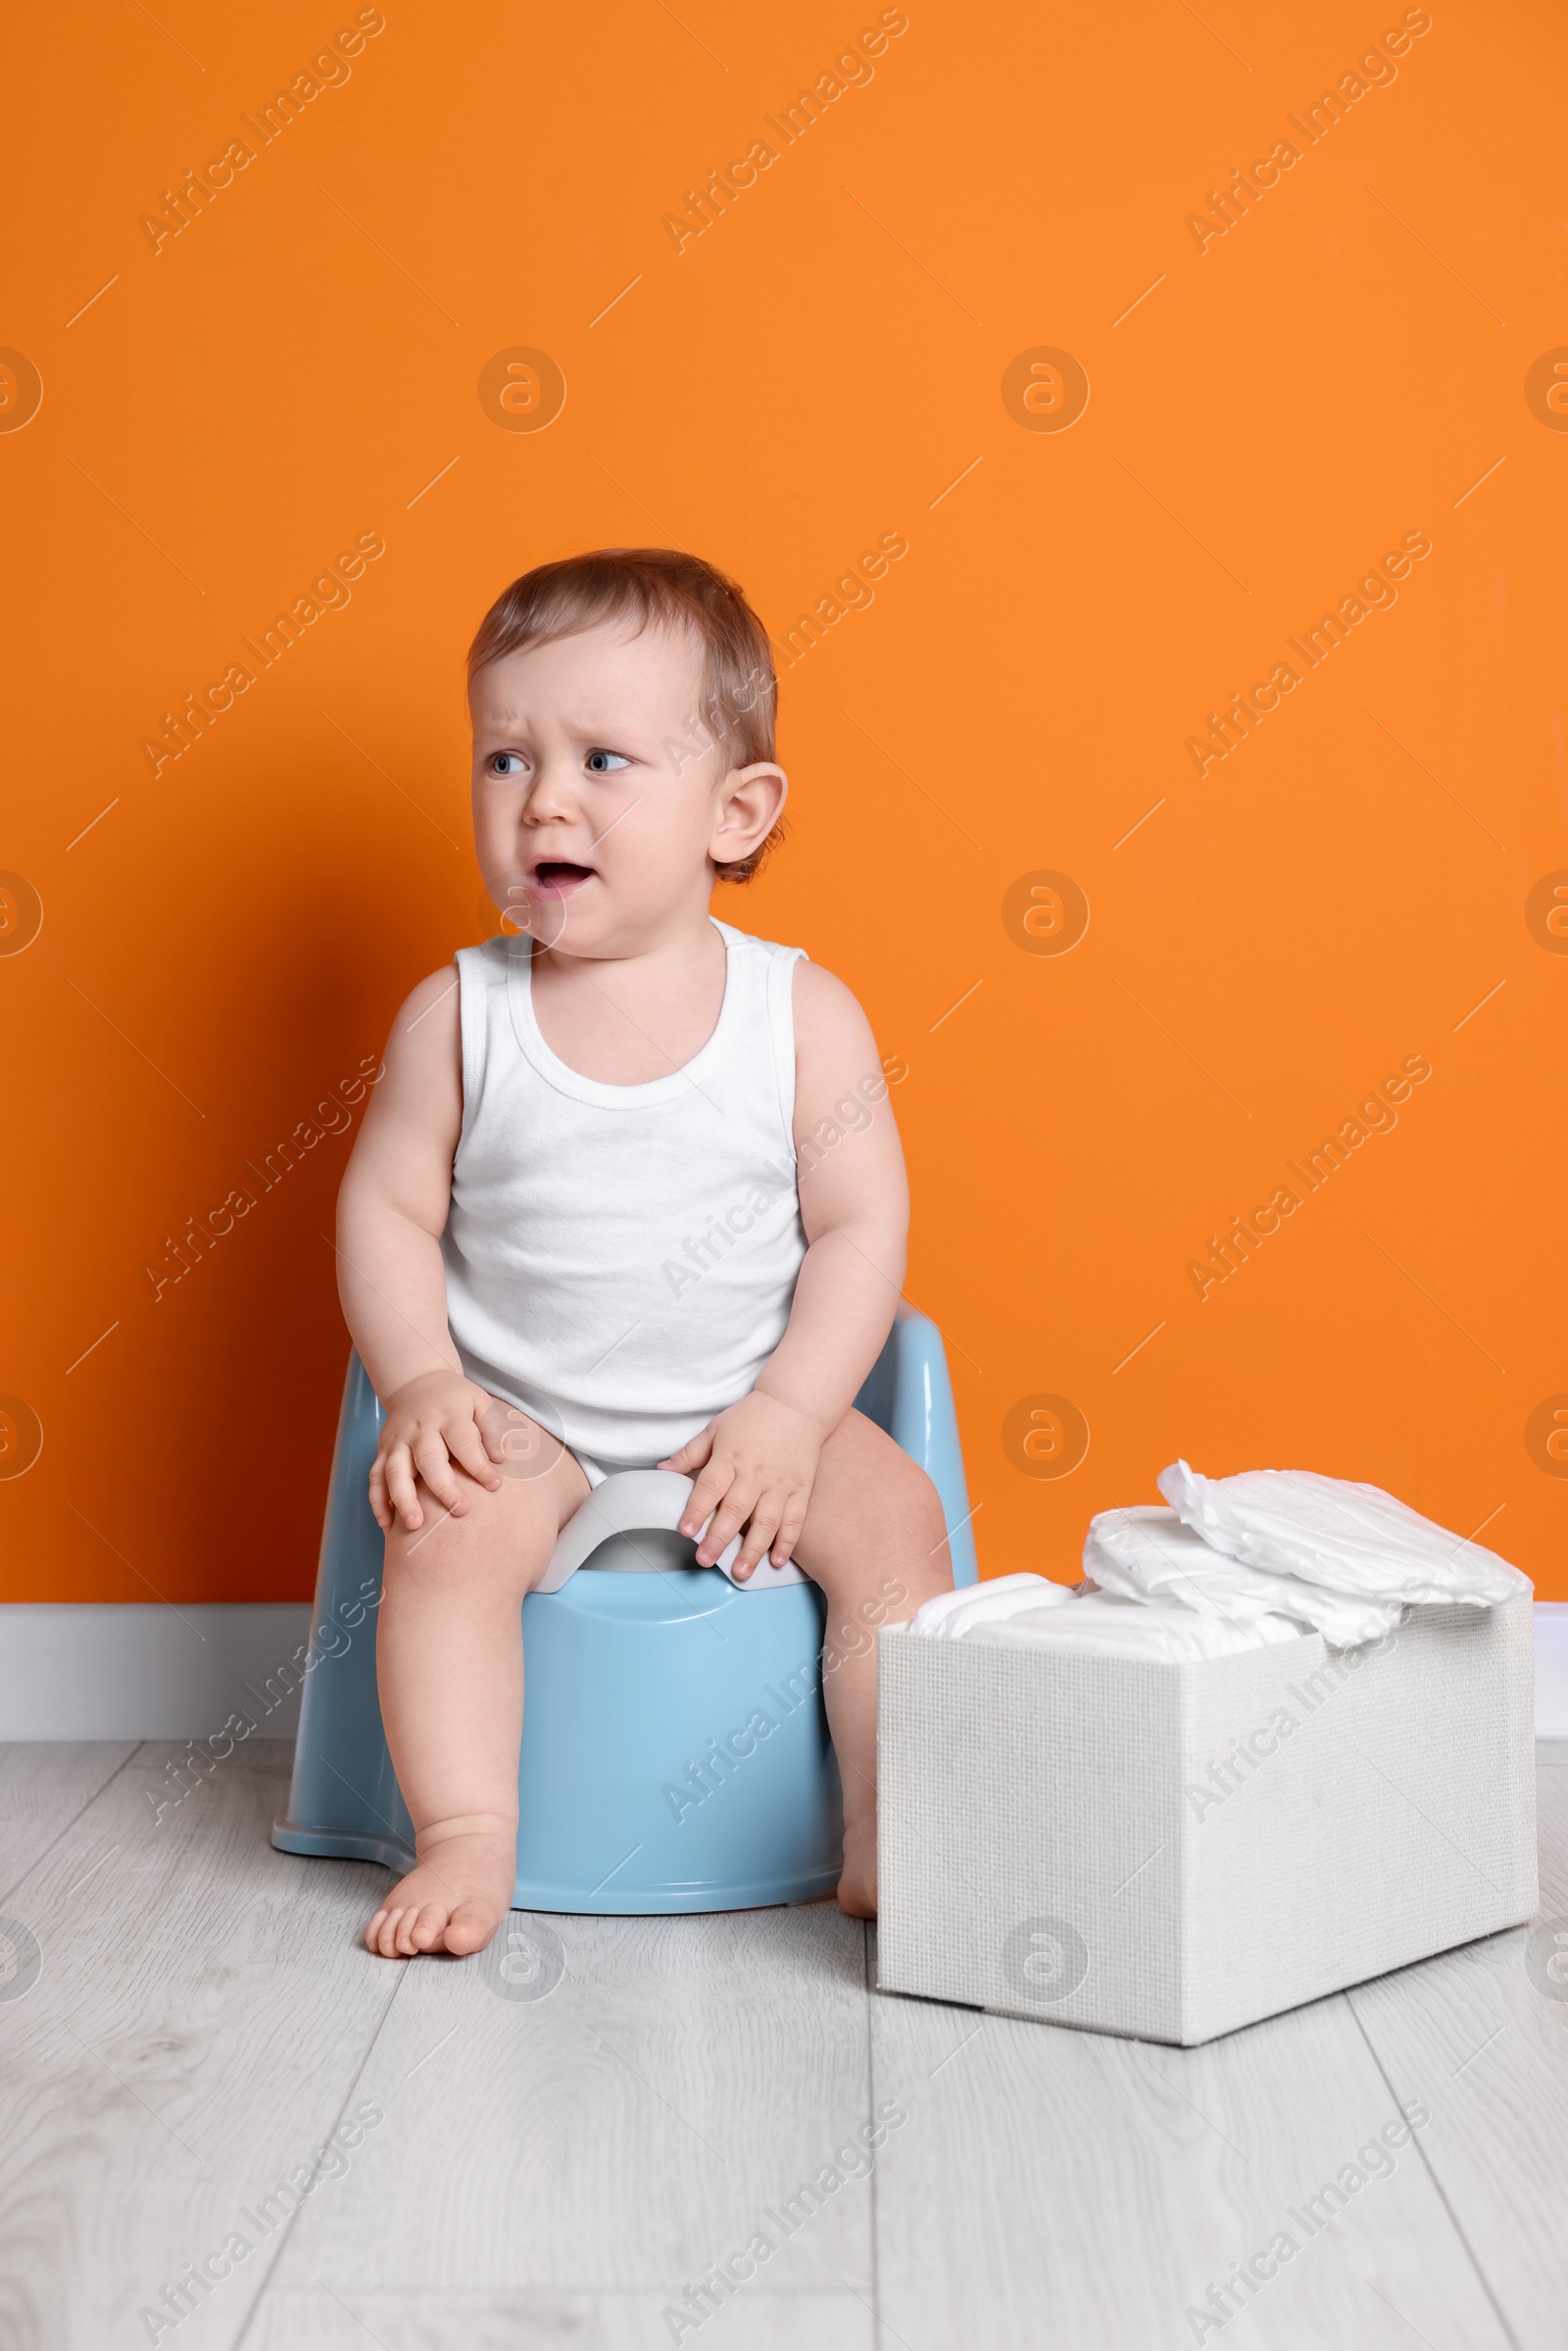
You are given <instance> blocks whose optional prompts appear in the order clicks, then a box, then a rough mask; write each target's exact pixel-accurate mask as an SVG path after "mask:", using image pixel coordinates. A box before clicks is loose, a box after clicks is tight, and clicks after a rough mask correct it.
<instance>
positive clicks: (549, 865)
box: [528, 857, 598, 898]
mask: <svg viewBox="0 0 1568 2351" xmlns="http://www.w3.org/2000/svg"><path fill="white" fill-rule="evenodd" d="M528 878H529V880H530V881H531V882H532V884H533V886H534V889H535V890H536V891H537V892H538V893H539V894H540V895H541V896H542V897H545V898H569V897H570V896H571V894H572V892H573V891H574V890H580V889H581V888H582V886H583V884H584V882H591V881H595V880H597V878H598V876H597V875H596V874H595V872H594V869H593V867H592V866H591V865H574V864H573V863H572V862H571V860H570V859H569V858H567V857H541V858H540V860H539V862H538V864H537V865H535V866H534V867H533V868H532V869H531V871H530V873H529V876H528Z"/></svg>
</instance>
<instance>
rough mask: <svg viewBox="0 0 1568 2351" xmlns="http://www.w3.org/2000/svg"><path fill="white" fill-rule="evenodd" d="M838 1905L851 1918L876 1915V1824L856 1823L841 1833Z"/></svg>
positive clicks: (864, 1917)
mask: <svg viewBox="0 0 1568 2351" xmlns="http://www.w3.org/2000/svg"><path fill="white" fill-rule="evenodd" d="M838 1905H839V1908H840V1909H841V1910H843V1911H847V1912H848V1913H849V1915H850V1917H851V1918H852V1919H874V1918H875V1916H876V1824H875V1822H874V1821H867V1822H866V1823H865V1824H864V1825H863V1826H862V1825H860V1824H859V1823H857V1824H856V1825H855V1826H854V1827H853V1828H846V1829H845V1832H844V1874H843V1876H842V1877H841V1878H840V1879H839V1888H838Z"/></svg>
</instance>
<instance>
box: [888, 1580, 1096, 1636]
mask: <svg viewBox="0 0 1568 2351" xmlns="http://www.w3.org/2000/svg"><path fill="white" fill-rule="evenodd" d="M1072 1595H1073V1587H1072V1586H1071V1585H1070V1584H1053V1583H1052V1581H1051V1579H1050V1578H1049V1577H1048V1576H1031V1575H1025V1576H993V1577H992V1579H991V1581H990V1582H989V1583H987V1584H968V1585H963V1586H960V1587H959V1589H958V1590H957V1591H956V1592H938V1594H937V1596H936V1598H935V1599H934V1600H927V1601H926V1603H925V1606H924V1607H923V1608H921V1609H919V1610H918V1611H917V1612H916V1614H915V1617H914V1620H913V1630H914V1631H915V1632H916V1633H928V1634H930V1635H931V1636H932V1637H933V1638H934V1639H936V1640H938V1641H956V1639H957V1638H958V1636H959V1635H960V1634H963V1633H971V1632H973V1631H974V1630H975V1628H976V1627H977V1626H979V1625H995V1624H1001V1623H1002V1622H1004V1620H1005V1618H1007V1617H1009V1616H1011V1615H1012V1614H1013V1613H1014V1611H1015V1610H1017V1609H1019V1608H1033V1609H1036V1610H1039V1609H1043V1608H1054V1607H1059V1606H1060V1605H1061V1603H1062V1601H1063V1600H1070V1599H1071V1598H1072Z"/></svg>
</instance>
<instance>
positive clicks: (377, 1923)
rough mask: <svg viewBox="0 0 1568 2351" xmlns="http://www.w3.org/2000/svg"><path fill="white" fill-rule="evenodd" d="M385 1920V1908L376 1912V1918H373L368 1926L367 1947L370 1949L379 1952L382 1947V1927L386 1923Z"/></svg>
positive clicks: (366, 1931) (366, 1932) (366, 1934)
mask: <svg viewBox="0 0 1568 2351" xmlns="http://www.w3.org/2000/svg"><path fill="white" fill-rule="evenodd" d="M385 1920H386V1911H385V1909H384V1908H383V1909H381V1910H378V1911H377V1912H376V1914H375V1916H374V1918H373V1919H371V1921H370V1923H369V1925H368V1927H367V1928H366V1930H365V1947H366V1949H367V1950H368V1951H376V1952H379V1950H380V1948H381V1929H382V1926H383V1924H384V1923H385Z"/></svg>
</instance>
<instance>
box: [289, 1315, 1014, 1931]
mask: <svg viewBox="0 0 1568 2351" xmlns="http://www.w3.org/2000/svg"><path fill="white" fill-rule="evenodd" d="M856 1400H857V1403H858V1407H859V1409H860V1410H861V1411H862V1412H864V1413H865V1414H866V1416H867V1417H868V1418H869V1419H872V1420H874V1421H876V1422H877V1423H878V1425H879V1426H880V1427H882V1428H884V1429H886V1430H887V1431H888V1432H889V1434H890V1435H891V1436H892V1437H893V1438H894V1440H895V1442H896V1443H898V1444H899V1445H902V1446H903V1448H904V1450H905V1451H906V1452H907V1453H908V1454H909V1455H910V1457H911V1458H912V1459H914V1460H915V1461H917V1462H919V1464H920V1466H921V1467H922V1468H923V1469H924V1470H925V1471H926V1472H927V1474H928V1475H929V1476H930V1477H931V1479H932V1480H933V1482H934V1484H935V1485H936V1488H937V1491H938V1494H939V1495H940V1496H941V1500H942V1507H943V1515H944V1517H945V1519H946V1521H947V1527H948V1539H949V1543H950V1546H951V1548H952V1553H953V1565H954V1575H955V1580H956V1582H957V1583H959V1584H972V1583H974V1582H975V1581H976V1577H977V1573H978V1570H977V1565H976V1561H975V1555H974V1543H973V1537H972V1535H971V1533H970V1528H969V1518H970V1512H969V1505H968V1497H967V1494H966V1493H965V1489H964V1479H963V1462H962V1455H961V1452H960V1450H959V1445H958V1432H957V1422H956V1415H955V1412H954V1407H953V1392H952V1387H951V1384H950V1382H949V1379H948V1370H947V1361H946V1357H945V1355H944V1353H943V1348H942V1341H941V1337H940V1335H939V1333H938V1331H937V1328H936V1325H935V1324H934V1323H932V1322H931V1321H929V1320H928V1319H927V1317H926V1316H924V1315H921V1314H915V1313H913V1312H912V1311H910V1310H909V1309H908V1308H901V1310H900V1315H899V1319H898V1321H897V1322H896V1323H895V1325H894V1328H893V1331H892V1334H891V1335H890V1337H889V1339H888V1343H887V1345H886V1347H884V1348H883V1350H882V1354H881V1355H880V1356H879V1358H878V1360H877V1362H876V1365H875V1366H874V1368H873V1370H872V1372H871V1375H870V1377H869V1379H868V1380H867V1381H866V1383H865V1386H864V1388H863V1389H862V1390H861V1392H860V1395H859V1396H858V1397H857V1399H856ZM384 1417H385V1416H384V1414H383V1413H382V1411H381V1407H380V1404H379V1402H378V1401H377V1399H376V1396H375V1394H374V1391H373V1390H372V1388H371V1387H370V1383H369V1380H368V1377H367V1375H366V1372H365V1369H364V1366H363V1365H362V1364H361V1362H360V1360H359V1357H358V1355H357V1354H353V1355H351V1356H350V1359H349V1369H348V1378H347V1381H346V1384H345V1387H344V1395H343V1406H342V1411H341V1414H340V1416H339V1421H338V1435H337V1446H336V1450H335V1452H334V1455H333V1463H332V1477H331V1484H330V1488H329V1491H328V1497H327V1508H326V1519H325V1525H324V1527H323V1530H322V1538H321V1554H320V1565H319V1573H318V1578H317V1591H316V1605H315V1610H314V1614H313V1622H312V1644H311V1651H310V1656H311V1660H312V1662H311V1664H310V1666H309V1669H308V1675H307V1679H306V1683H305V1688H304V1691H303V1695H302V1700H301V1710H300V1727H299V1735H298V1739H297V1741H296V1746H295V1759H294V1778H293V1785H292V1788H291V1789H290V1794H289V1808H288V1811H287V1812H286V1813H285V1814H284V1815H283V1816H282V1817H281V1818H280V1819H279V1820H278V1821H277V1822H276V1823H275V1824H274V1826H273V1829H272V1842H273V1844H274V1845H276V1846H277V1847H278V1848H279V1849H280V1850H281V1851H283V1852H286V1853H300V1854H314V1855H335V1856H338V1857H340V1858H351V1859H355V1860H362V1861H379V1862H382V1863H384V1864H385V1865H386V1867H388V1868H389V1869H395V1870H407V1869H410V1868H412V1867H413V1865H414V1859H415V1853H414V1831H413V1826H412V1823H411V1822H410V1820H409V1816H408V1811H407V1809H406V1807H405V1805H404V1802H403V1798H402V1794H401V1792H400V1791H399V1788H398V1785H397V1779H396V1775H395V1774H394V1772H393V1769H392V1760H391V1756H390V1755H389V1753H388V1751H387V1744H386V1737H385V1733H384V1731H383V1730H382V1726H381V1710H380V1703H379V1699H378V1697H377V1693H376V1682H375V1646H374V1627H375V1615H374V1611H375V1608H376V1607H377V1605H378V1604H379V1601H380V1594H381V1563H382V1554H383V1547H384V1538H383V1536H382V1534H381V1530H380V1528H379V1527H378V1526H377V1525H376V1523H375V1517H374V1514H373V1512H372V1511H371V1509H370V1504H369V1496H368V1477H369V1469H370V1463H371V1461H372V1460H373V1459H374V1457H375V1447H376V1442H377V1438H378V1435H379V1431H380V1426H381V1422H382V1420H383V1418H384ZM691 1491H692V1481H691V1480H690V1479H689V1478H684V1477H681V1476H680V1475H679V1474H678V1473H676V1472H675V1471H673V1470H627V1471H623V1472H621V1473H620V1474H618V1475H616V1476H613V1477H610V1478H607V1479H606V1480H605V1481H604V1482H603V1484H602V1485H599V1486H597V1487H595V1488H594V1490H593V1492H592V1493H591V1494H589V1495H588V1497H587V1499H586V1500H585V1501H584V1502H583V1503H582V1504H581V1505H580V1506H579V1508H578V1509H577V1510H576V1511H575V1512H574V1513H573V1515H572V1517H571V1518H570V1519H569V1520H568V1521H567V1523H566V1525H565V1526H564V1528H563V1529H562V1532H561V1535H560V1537H559V1538H558V1540H557V1543H556V1547H555V1550H554V1552H553V1553H552V1556H551V1561H550V1566H549V1568H548V1569H547V1571H546V1573H545V1576H544V1577H543V1579H542V1580H541V1582H540V1584H539V1585H538V1587H537V1588H536V1589H535V1590H534V1591H533V1592H529V1593H528V1595H527V1597H526V1598H525V1599H524V1601H523V1603H522V1641H523V1659H524V1673H525V1687H526V1696H525V1703H524V1707H523V1724H522V1743H521V1747H520V1750H519V1754H518V1761H517V1797H518V1825H517V1879H516V1886H515V1892H514V1895H513V1906H514V1908H515V1909H519V1910H535V1911H540V1910H543V1911H563V1912H578V1913H589V1914H596V1915H607V1916H622V1917H624V1916H632V1917H649V1916H657V1915H662V1914H664V1913H667V1912H674V1911H709V1910H749V1909H757V1908H761V1907H763V1906H765V1905H767V1904H771V1903H781V1902H804V1901H813V1900H816V1899H818V1898H820V1897H821V1896H823V1895H826V1894H830V1893H831V1892H832V1891H833V1889H834V1887H835V1886H836V1885H837V1883H838V1878H839V1872H840V1869H841V1867H842V1855H843V1820H842V1800H841V1794H840V1788H839V1778H838V1767H837V1764H836V1762H835V1760H834V1756H833V1750H832V1747H831V1744H830V1743H829V1740H828V1736H827V1717H826V1713H825V1710H824V1707H823V1703H822V1695H821V1646H822V1623H823V1614H824V1608H823V1601H822V1595H821V1593H820V1592H818V1590H817V1588H816V1586H815V1585H813V1584H812V1583H811V1582H810V1581H809V1578H808V1577H806V1576H805V1575H804V1574H803V1573H802V1571H801V1570H800V1569H799V1568H798V1567H796V1566H795V1565H793V1563H792V1564H791V1565H789V1566H787V1567H784V1568H774V1567H772V1566H771V1565H769V1564H767V1563H765V1562H764V1563H763V1565H761V1566H760V1567H759V1568H758V1569H757V1570H756V1572H755V1573H754V1574H753V1575H752V1576H751V1577H750V1578H749V1579H748V1580H747V1581H746V1582H745V1583H744V1584H736V1583H735V1582H733V1580H732V1578H731V1576H730V1574H729V1572H728V1570H729V1569H730V1568H731V1567H732V1566H733V1564H734V1560H735V1558H736V1556H737V1554H738V1552H739V1549H740V1543H739V1539H738V1538H737V1539H736V1541H735V1542H733V1543H731V1544H730V1545H729V1547H728V1548H727V1550H726V1551H725V1552H724V1554H723V1557H722V1558H721V1560H720V1562H719V1564H718V1565H717V1566H715V1567H697V1566H695V1565H693V1561H694V1559H695V1555H696V1544H695V1543H692V1542H691V1541H690V1540H689V1539H688V1538H687V1537H685V1536H682V1535H681V1534H679V1533H678V1532H677V1528H678V1522H679V1519H680V1515H681V1512H682V1510H684V1508H685V1506H686V1502H687V1498H688V1496H689V1495H690V1494H691Z"/></svg>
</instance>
